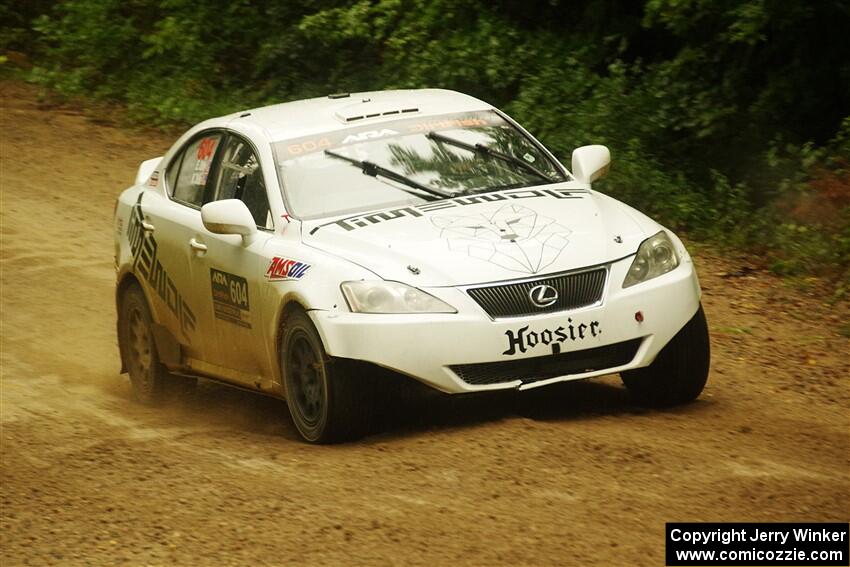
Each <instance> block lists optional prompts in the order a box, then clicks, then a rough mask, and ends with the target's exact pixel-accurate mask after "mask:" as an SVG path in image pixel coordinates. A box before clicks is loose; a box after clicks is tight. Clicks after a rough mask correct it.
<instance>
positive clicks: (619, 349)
mask: <svg viewBox="0 0 850 567" xmlns="http://www.w3.org/2000/svg"><path fill="white" fill-rule="evenodd" d="M642 340H643V339H632V340H630V341H625V342H622V343H615V344H613V345H607V346H602V347H596V348H589V349H585V350H577V351H573V352H565V353H561V354H554V355H547V356H538V357H535V358H524V359H522V360H508V361H505V362H482V363H480V364H458V365H455V366H449V368H450V369H451V370H452V372H454V373H455V374H457V375H458V377H459V378H460V379H461V380H463V381H464V382H466V383H467V384H474V385H476V386H480V385H484V384H501V383H503V382H513V381H515V380H522V383H523V384H528V383H529V382H538V381H540V380H547V379H549V378H555V377H557V376H568V375H570V374H581V373H583V372H592V371H595V370H605V369H606V368H614V367H616V366H622V365H624V364H628V363H630V362H631V361H632V360H634V358H635V354H637V350H638V347H639V346H640V343H641V341H642Z"/></svg>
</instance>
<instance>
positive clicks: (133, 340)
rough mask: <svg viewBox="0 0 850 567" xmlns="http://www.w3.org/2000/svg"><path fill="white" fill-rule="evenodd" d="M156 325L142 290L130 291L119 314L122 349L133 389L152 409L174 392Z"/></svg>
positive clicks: (134, 289) (137, 397)
mask: <svg viewBox="0 0 850 567" xmlns="http://www.w3.org/2000/svg"><path fill="white" fill-rule="evenodd" d="M152 321H153V319H152V318H151V313H150V309H149V308H148V302H147V300H146V299H145V295H144V293H142V290H141V289H140V288H139V286H137V285H132V286H130V287H129V288H127V290H126V291H125V292H124V294H123V295H122V297H121V303H120V307H119V312H118V345H119V348H120V349H121V357H122V359H123V360H124V364H125V366H126V369H127V373H128V374H129V376H130V383H131V384H132V386H133V396H134V397H135V398H136V400H138V401H139V402H141V403H143V404H148V405H156V404H158V403H160V402H162V401H163V400H164V399H165V397H166V395H167V394H168V393H169V392H170V388H169V380H170V378H171V376H170V375H169V374H168V371H167V370H166V368H165V367H164V366H163V365H162V364H161V363H160V362H159V356H158V355H157V352H156V345H155V344H154V339H153V333H152V332H151V323H152ZM183 383H184V382H183V381H180V384H183Z"/></svg>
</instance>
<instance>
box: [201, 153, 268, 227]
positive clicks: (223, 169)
mask: <svg viewBox="0 0 850 567" xmlns="http://www.w3.org/2000/svg"><path fill="white" fill-rule="evenodd" d="M221 199H240V200H241V201H242V202H243V203H245V205H246V206H247V207H248V210H249V211H251V215H252V216H253V217H254V222H256V223H257V226H258V227H259V228H268V229H272V228H274V225H273V223H272V219H271V215H270V214H269V199H268V195H266V184H265V182H264V181H263V172H262V170H261V169H260V162H259V160H258V159H257V156H256V155H255V154H254V150H253V149H251V146H250V145H249V144H248V143H247V142H245V140H243V139H242V138H239V137H237V136H230V137H229V138H228V139H227V142H226V144H225V146H224V153H223V154H222V158H221V165H220V166H219V167H218V179H217V180H216V188H215V193H214V197H213V200H214V201H219V200H221Z"/></svg>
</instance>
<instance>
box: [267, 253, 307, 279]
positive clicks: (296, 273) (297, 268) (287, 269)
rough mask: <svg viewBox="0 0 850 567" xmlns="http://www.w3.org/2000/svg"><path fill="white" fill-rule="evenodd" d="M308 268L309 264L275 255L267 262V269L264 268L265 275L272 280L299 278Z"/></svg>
mask: <svg viewBox="0 0 850 567" xmlns="http://www.w3.org/2000/svg"><path fill="white" fill-rule="evenodd" d="M309 269H310V264H305V263H304V262H298V261H297V260H290V259H289V258H281V257H280V256H275V257H274V258H272V261H271V262H269V269H268V270H266V277H267V278H269V279H270V280H272V281H280V280H300V279H301V278H303V277H304V274H306V273H307V270H309Z"/></svg>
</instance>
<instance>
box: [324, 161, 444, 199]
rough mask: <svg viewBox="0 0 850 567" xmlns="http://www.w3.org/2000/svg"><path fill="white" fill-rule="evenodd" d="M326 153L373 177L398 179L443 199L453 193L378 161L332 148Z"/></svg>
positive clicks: (417, 194)
mask: <svg viewBox="0 0 850 567" xmlns="http://www.w3.org/2000/svg"><path fill="white" fill-rule="evenodd" d="M325 154H327V155H329V156H331V157H335V158H337V159H341V160H343V161H347V162H348V163H350V164H352V165H356V166H357V167H359V168H360V170H361V171H362V172H363V173H365V174H366V175H370V176H372V177H376V176H378V175H380V176H381V177H386V178H387V179H392V180H393V181H396V182H398V183H402V184H404V185H407V186H408V187H412V188H414V189H417V190H419V191H423V192H425V193H428V194H430V195H434V196H436V197H440V198H441V199H443V198H445V197H451V195H450V194H448V193H443V192H442V191H437V190H436V189H432V188H430V187H428V186H427V185H422V184H421V183H418V182H416V181H414V180H412V179H410V178H408V177H405V176H404V175H402V174H401V173H397V172H395V171H393V170H392V169H387V168H386V167H383V166H380V165H378V164H377V163H373V162H371V161H360V160H357V159H354V158H350V157H348V156H344V155H342V154H338V153H336V152H332V151H331V150H325ZM402 190H403V191H406V192H407V193H410V194H411V195H416V196H417V197H422V195H420V194H419V193H414V192H413V191H408V190H407V189H402Z"/></svg>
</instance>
